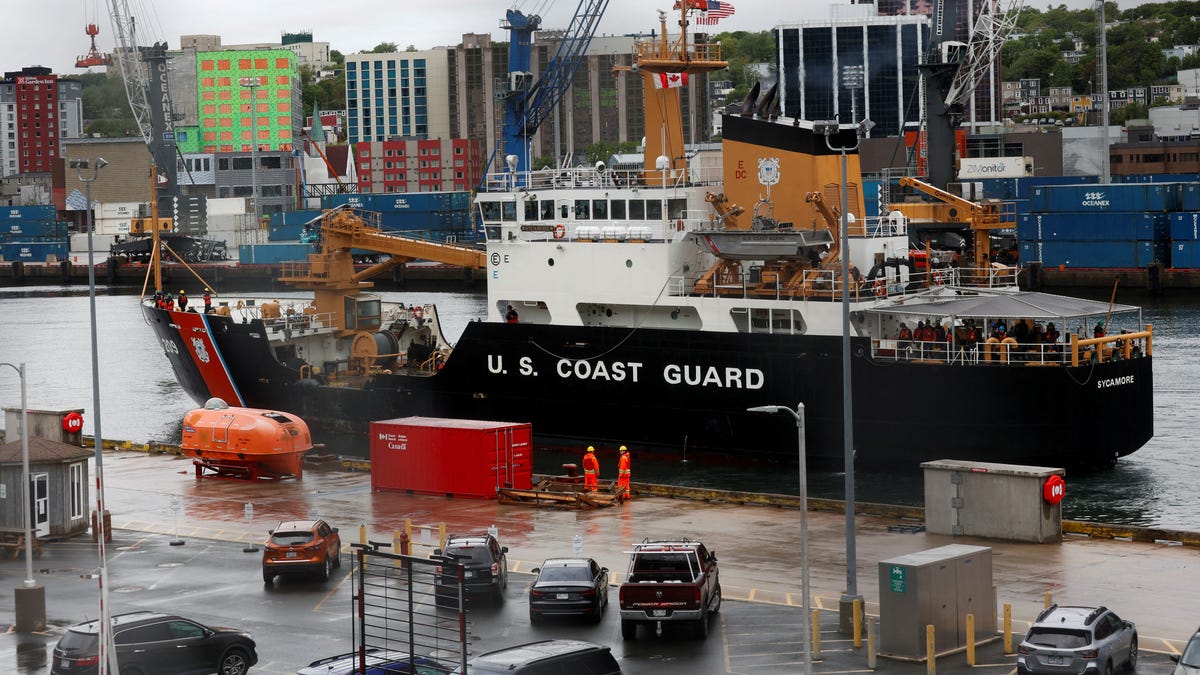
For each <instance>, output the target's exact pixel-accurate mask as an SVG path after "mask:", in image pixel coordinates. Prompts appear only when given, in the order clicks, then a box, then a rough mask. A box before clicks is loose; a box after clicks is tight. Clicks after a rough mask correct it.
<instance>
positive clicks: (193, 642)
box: [50, 612, 258, 675]
mask: <svg viewBox="0 0 1200 675" xmlns="http://www.w3.org/2000/svg"><path fill="white" fill-rule="evenodd" d="M99 628H100V622H99V621H88V622H86V623H81V624H78V625H75V626H72V627H71V628H69V629H67V632H66V634H64V635H63V636H62V639H60V640H59V641H58V644H57V645H55V647H54V662H53V663H52V664H51V665H50V672H51V674H52V675H91V674H92V673H97V672H99V665H100V656H99V652H100V650H99V637H98V636H99ZM112 630H113V641H114V642H115V643H116V646H117V663H118V665H119V666H120V669H121V675H208V674H209V673H219V674H220V675H245V673H246V671H248V670H250V667H251V666H253V665H254V664H256V663H258V653H257V652H256V651H255V645H254V640H253V639H251V637H250V634H249V633H247V632H245V631H242V630H238V629H236V628H210V627H208V626H205V625H203V624H200V623H197V622H196V621H192V620H191V619H185V618H183V617H181V616H176V615H174V614H161V613H158V612H130V613H128V614H118V615H116V616H114V617H112Z"/></svg>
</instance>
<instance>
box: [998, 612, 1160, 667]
mask: <svg viewBox="0 0 1200 675" xmlns="http://www.w3.org/2000/svg"><path fill="white" fill-rule="evenodd" d="M1137 657H1138V638H1137V628H1136V627H1135V626H1134V625H1133V623H1132V622H1129V621H1124V620H1122V619H1121V618H1120V617H1118V616H1117V615H1116V614H1115V613H1114V612H1113V611H1112V610H1110V609H1108V608H1107V607H1059V606H1058V605H1050V606H1049V607H1047V608H1046V609H1044V610H1042V612H1041V613H1040V614H1038V616H1037V620H1036V621H1035V622H1034V623H1033V625H1032V626H1030V627H1029V633H1028V634H1026V635H1025V639H1024V640H1022V641H1021V644H1020V646H1019V647H1017V672H1018V673H1022V674H1025V673H1033V674H1037V673H1055V674H1065V673H1071V674H1072V675H1082V674H1083V673H1088V674H1089V675H1090V674H1091V673H1100V675H1108V674H1109V673H1112V672H1114V671H1115V669H1116V668H1125V669H1127V670H1133V669H1134V667H1136V666H1137Z"/></svg>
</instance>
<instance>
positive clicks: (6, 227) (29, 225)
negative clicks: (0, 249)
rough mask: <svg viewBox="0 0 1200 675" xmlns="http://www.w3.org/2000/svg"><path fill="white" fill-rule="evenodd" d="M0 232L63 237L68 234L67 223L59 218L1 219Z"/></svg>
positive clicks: (17, 234)
mask: <svg viewBox="0 0 1200 675" xmlns="http://www.w3.org/2000/svg"><path fill="white" fill-rule="evenodd" d="M0 234H9V235H12V236H14V237H45V238H50V239H62V238H64V237H66V236H67V224H66V223H63V222H59V221H57V220H6V221H0Z"/></svg>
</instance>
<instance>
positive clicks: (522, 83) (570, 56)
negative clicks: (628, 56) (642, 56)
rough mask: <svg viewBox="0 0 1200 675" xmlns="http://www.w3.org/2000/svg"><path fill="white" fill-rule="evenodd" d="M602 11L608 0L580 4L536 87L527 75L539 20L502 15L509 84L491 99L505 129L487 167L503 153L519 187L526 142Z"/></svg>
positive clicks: (555, 99) (562, 87)
mask: <svg viewBox="0 0 1200 675" xmlns="http://www.w3.org/2000/svg"><path fill="white" fill-rule="evenodd" d="M607 7H608V0H579V6H578V7H577V8H576V10H575V15H574V16H573V17H571V23H570V25H569V26H568V27H567V30H566V32H564V33H563V36H562V40H561V41H560V42H559V43H558V49H557V50H556V51H555V52H554V56H553V57H552V58H551V59H550V62H549V63H548V64H547V65H546V70H545V71H544V72H542V75H541V77H540V78H538V80H537V81H536V82H534V81H533V73H532V72H530V61H531V56H530V55H531V51H532V43H533V33H534V32H535V31H536V30H537V29H538V28H540V27H541V23H542V19H541V17H540V16H538V15H536V14H533V15H529V16H526V15H525V14H524V13H522V12H521V11H520V10H517V9H510V10H508V12H507V13H506V17H505V21H503V22H502V23H501V27H502V28H505V29H507V30H508V31H509V35H510V37H509V51H508V71H509V72H508V82H505V83H503V84H502V86H501V87H500V88H499V89H498V90H497V93H496V98H498V99H501V100H503V101H504V130H503V138H502V144H501V146H500V147H498V148H497V149H496V152H495V153H493V155H492V157H491V158H490V159H489V161H488V165H489V166H491V165H492V163H493V162H494V161H495V157H496V154H500V153H503V156H504V159H505V163H506V164H507V165H508V168H509V170H510V171H512V172H513V174H514V178H515V180H516V184H517V185H524V174H525V172H526V171H528V170H529V164H530V162H529V143H530V139H532V138H533V135H534V134H536V133H537V131H538V129H539V128H541V126H542V123H543V122H545V121H546V118H547V117H549V116H550V114H551V113H552V112H553V111H554V108H555V107H556V106H557V105H558V103H559V101H561V100H562V98H563V95H564V94H566V93H567V90H568V89H569V88H570V87H571V82H572V81H573V80H574V78H575V71H577V70H579V64H580V63H582V62H583V57H584V55H585V53H586V52H587V48H588V45H589V44H590V43H591V41H592V36H593V35H595V34H596V27H597V26H598V25H599V24H600V17H602V16H603V15H604V10H605V9H606V8H607ZM512 158H515V159H512Z"/></svg>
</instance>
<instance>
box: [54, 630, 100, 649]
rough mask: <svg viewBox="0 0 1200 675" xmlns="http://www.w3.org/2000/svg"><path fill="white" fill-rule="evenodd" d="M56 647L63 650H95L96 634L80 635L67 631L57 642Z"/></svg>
mask: <svg viewBox="0 0 1200 675" xmlns="http://www.w3.org/2000/svg"><path fill="white" fill-rule="evenodd" d="M58 646H59V647H61V648H63V649H70V650H74V649H95V648H96V634H95V633H80V632H78V631H73V630H69V631H67V632H66V634H65V635H63V636H62V639H61V640H59V641H58Z"/></svg>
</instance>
